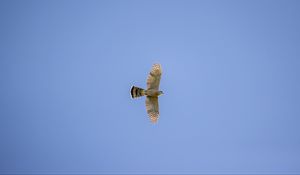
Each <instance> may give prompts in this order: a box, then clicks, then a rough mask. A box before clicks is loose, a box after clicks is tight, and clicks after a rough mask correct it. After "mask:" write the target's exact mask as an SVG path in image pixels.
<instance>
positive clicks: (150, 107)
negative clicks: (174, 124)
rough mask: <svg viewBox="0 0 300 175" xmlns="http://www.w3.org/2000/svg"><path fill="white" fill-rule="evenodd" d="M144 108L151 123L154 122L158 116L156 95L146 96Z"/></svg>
mask: <svg viewBox="0 0 300 175" xmlns="http://www.w3.org/2000/svg"><path fill="white" fill-rule="evenodd" d="M146 110H147V113H148V115H149V117H150V120H151V122H152V123H156V122H157V119H158V116H159V107H158V97H149V96H148V97H146Z"/></svg>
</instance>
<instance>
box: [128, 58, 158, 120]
mask: <svg viewBox="0 0 300 175" xmlns="http://www.w3.org/2000/svg"><path fill="white" fill-rule="evenodd" d="M161 73H162V69H161V66H160V64H153V66H152V69H151V71H150V73H149V75H148V78H147V90H145V89H143V88H139V87H136V86H132V88H131V97H132V98H137V97H141V96H146V110H147V113H148V116H149V117H150V120H151V122H152V123H156V122H157V119H158V116H159V107H158V96H160V95H161V94H163V92H162V91H160V90H159V82H160V77H161Z"/></svg>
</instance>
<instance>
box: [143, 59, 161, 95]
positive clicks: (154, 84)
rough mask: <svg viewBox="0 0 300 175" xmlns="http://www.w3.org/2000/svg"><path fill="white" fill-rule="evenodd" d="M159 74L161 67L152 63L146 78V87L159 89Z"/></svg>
mask: <svg viewBox="0 0 300 175" xmlns="http://www.w3.org/2000/svg"><path fill="white" fill-rule="evenodd" d="M161 74H162V69H161V66H160V64H153V66H152V69H151V71H150V73H149V75H148V78H147V89H155V90H158V89H159V83H160V77H161Z"/></svg>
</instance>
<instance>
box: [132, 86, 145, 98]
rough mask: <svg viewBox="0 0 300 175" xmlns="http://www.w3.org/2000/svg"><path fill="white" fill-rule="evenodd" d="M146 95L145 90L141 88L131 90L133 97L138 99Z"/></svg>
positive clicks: (133, 87)
mask: <svg viewBox="0 0 300 175" xmlns="http://www.w3.org/2000/svg"><path fill="white" fill-rule="evenodd" d="M144 95H145V90H144V89H142V88H139V87H135V86H132V88H131V97H132V98H137V97H141V96H144Z"/></svg>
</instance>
